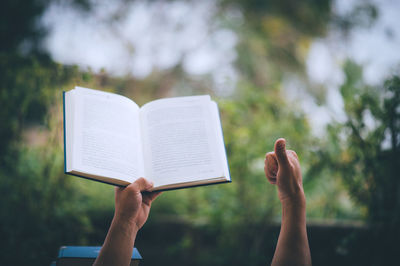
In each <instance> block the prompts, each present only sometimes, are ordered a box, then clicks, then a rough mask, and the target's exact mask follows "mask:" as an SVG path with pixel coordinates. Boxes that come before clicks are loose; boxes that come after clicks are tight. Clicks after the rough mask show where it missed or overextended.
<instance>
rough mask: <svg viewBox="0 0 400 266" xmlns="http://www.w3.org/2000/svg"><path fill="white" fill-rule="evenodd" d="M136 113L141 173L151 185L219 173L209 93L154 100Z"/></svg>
mask: <svg viewBox="0 0 400 266" xmlns="http://www.w3.org/2000/svg"><path fill="white" fill-rule="evenodd" d="M140 116H141V123H142V135H143V141H144V142H143V144H144V146H143V149H144V161H145V174H146V176H145V177H146V178H149V179H151V180H152V181H153V182H154V186H155V187H158V186H162V185H166V184H174V183H182V182H192V181H197V180H201V179H210V178H216V177H221V176H223V169H222V166H221V162H220V156H218V154H219V151H218V148H217V141H216V134H215V128H214V127H215V124H214V121H213V120H212V113H211V110H210V97H209V96H192V97H179V98H170V99H162V100H157V101H154V102H151V103H148V104H146V105H145V106H143V107H142V109H141V114H140Z"/></svg>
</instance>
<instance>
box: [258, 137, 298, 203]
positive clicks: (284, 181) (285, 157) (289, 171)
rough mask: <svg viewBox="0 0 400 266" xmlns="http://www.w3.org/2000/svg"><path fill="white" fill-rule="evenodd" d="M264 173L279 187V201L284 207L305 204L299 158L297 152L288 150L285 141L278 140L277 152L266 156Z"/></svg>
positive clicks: (276, 143) (276, 144)
mask: <svg viewBox="0 0 400 266" xmlns="http://www.w3.org/2000/svg"><path fill="white" fill-rule="evenodd" d="M264 171H265V176H266V177H267V179H268V181H269V182H270V183H271V184H276V185H277V186H278V195H279V199H280V201H281V203H282V204H283V205H285V204H290V205H293V204H296V205H297V204H300V205H302V206H303V205H304V204H305V196H304V190H303V184H302V176H301V169H300V163H299V158H298V157H297V154H296V152H294V151H291V150H286V141H285V139H283V138H280V139H278V140H277V141H276V142H275V152H268V153H267V154H266V155H265V167H264Z"/></svg>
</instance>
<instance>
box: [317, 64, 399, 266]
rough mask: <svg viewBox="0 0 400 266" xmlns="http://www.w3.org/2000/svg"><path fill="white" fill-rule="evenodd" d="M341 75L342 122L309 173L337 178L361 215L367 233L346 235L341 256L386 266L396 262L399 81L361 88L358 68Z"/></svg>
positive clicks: (349, 68) (330, 130)
mask: <svg viewBox="0 0 400 266" xmlns="http://www.w3.org/2000/svg"><path fill="white" fill-rule="evenodd" d="M344 70H345V74H346V80H345V82H344V84H343V85H342V86H341V88H340V90H341V94H342V96H343V101H344V105H345V112H346V120H345V121H344V122H343V123H339V122H336V123H333V124H331V125H330V126H329V127H328V135H327V139H326V142H325V145H321V147H320V149H319V150H318V151H317V156H318V157H319V160H317V161H315V162H316V164H315V165H313V167H314V169H316V170H315V171H318V170H317V169H329V174H330V176H335V177H337V178H341V180H342V182H343V184H344V186H345V187H346V189H347V191H348V193H349V194H350V196H351V197H352V198H353V199H354V200H355V202H357V203H358V204H360V205H361V206H362V207H363V209H364V210H365V211H364V216H365V217H366V218H367V221H368V224H369V226H370V231H368V234H352V235H349V237H348V238H346V242H345V243H346V244H345V245H344V249H345V250H346V252H349V253H350V254H364V255H363V256H361V257H359V259H360V263H361V264H364V263H365V264H368V265H382V264H385V265H390V264H392V263H393V262H394V261H398V259H399V258H400V257H399V254H398V252H397V251H396V249H397V248H396V247H397V244H396V243H397V241H398V239H397V238H398V236H399V234H400V230H399V228H400V180H399V176H398V173H399V169H400V168H399V165H400V149H399V148H400V78H399V77H398V76H394V77H392V78H390V79H388V80H386V82H385V83H384V84H383V85H382V86H376V87H372V86H368V85H366V84H365V83H364V82H363V79H362V74H363V73H362V67H361V66H359V65H357V64H355V63H353V62H351V61H348V62H347V63H346V64H345V66H344ZM314 173H315V172H314ZM372 251H373V252H372ZM366 254H367V255H366ZM357 258H358V257H357Z"/></svg>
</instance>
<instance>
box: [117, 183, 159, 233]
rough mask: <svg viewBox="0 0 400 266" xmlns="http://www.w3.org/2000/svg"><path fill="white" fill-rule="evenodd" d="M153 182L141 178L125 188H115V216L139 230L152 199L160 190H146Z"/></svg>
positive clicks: (147, 214) (147, 213)
mask: <svg viewBox="0 0 400 266" xmlns="http://www.w3.org/2000/svg"><path fill="white" fill-rule="evenodd" d="M152 187H153V183H151V182H150V181H148V180H146V179H144V178H143V177H142V178H139V179H137V180H136V181H135V182H134V183H132V184H130V185H129V186H127V187H125V188H121V187H117V188H115V218H116V219H118V220H119V221H123V222H128V223H131V224H133V225H134V226H135V227H136V229H137V230H139V229H140V228H141V227H142V226H143V225H144V223H145V222H146V220H147V217H148V216H149V212H150V206H151V203H152V201H153V200H154V199H155V198H156V197H157V196H158V195H159V194H160V193H161V192H148V191H149V190H150V189H151V188H152Z"/></svg>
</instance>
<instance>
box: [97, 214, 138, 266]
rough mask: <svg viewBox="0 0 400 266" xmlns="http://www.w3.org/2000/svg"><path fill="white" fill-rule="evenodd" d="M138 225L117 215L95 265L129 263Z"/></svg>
mask: <svg viewBox="0 0 400 266" xmlns="http://www.w3.org/2000/svg"><path fill="white" fill-rule="evenodd" d="M137 232H138V227H137V225H136V224H135V223H134V222H129V221H128V220H126V219H123V218H118V217H115V216H114V218H113V221H112V223H111V226H110V229H109V230H108V233H107V237H106V239H105V241H104V244H103V247H102V248H101V251H100V254H99V256H98V258H97V259H96V261H95V263H94V264H93V265H96V266H99V265H129V264H130V261H131V257H132V251H133V246H134V244H135V238H136V234H137Z"/></svg>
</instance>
